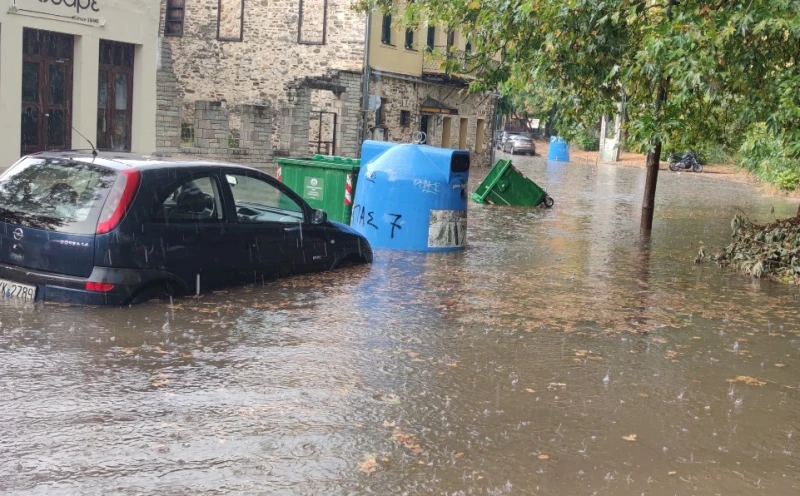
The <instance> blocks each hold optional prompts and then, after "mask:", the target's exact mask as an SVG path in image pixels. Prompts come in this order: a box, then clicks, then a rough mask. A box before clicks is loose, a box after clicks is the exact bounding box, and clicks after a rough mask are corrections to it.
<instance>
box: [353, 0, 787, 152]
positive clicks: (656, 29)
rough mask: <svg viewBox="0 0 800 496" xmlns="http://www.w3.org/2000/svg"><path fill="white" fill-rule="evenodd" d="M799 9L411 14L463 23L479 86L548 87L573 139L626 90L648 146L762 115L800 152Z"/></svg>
mask: <svg viewBox="0 0 800 496" xmlns="http://www.w3.org/2000/svg"><path fill="white" fill-rule="evenodd" d="M362 2H363V3H362V4H360V6H361V8H362V9H365V10H366V9H373V8H380V9H392V8H394V7H393V5H392V3H391V1H390V0H362ZM798 12H800V0H748V1H741V0H729V1H726V0H714V1H700V0H566V1H565V0H416V1H415V2H413V3H410V4H408V5H407V6H406V7H405V8H404V9H403V14H402V16H403V19H404V21H405V22H406V23H407V24H409V25H418V24H421V23H424V22H430V23H432V24H435V25H437V26H442V27H445V28H457V29H459V30H460V31H461V32H462V33H463V34H464V35H465V36H467V37H468V38H469V39H470V40H471V45H472V49H473V50H474V51H475V55H474V56H473V57H470V59H469V60H470V63H471V64H473V65H474V66H477V67H481V69H482V70H481V71H480V72H479V73H478V76H479V78H478V80H477V81H475V82H474V83H473V84H472V86H471V89H472V90H475V91H480V90H486V89H496V88H497V87H498V85H504V87H505V88H506V89H507V90H509V91H510V92H512V93H513V92H517V93H524V92H530V91H532V90H533V91H534V92H535V94H537V95H544V98H546V102H545V103H546V104H548V105H555V106H556V107H557V109H558V116H557V118H558V120H559V122H560V123H563V124H564V134H566V135H567V137H568V138H569V137H571V136H569V133H570V129H578V128H579V126H578V124H585V125H589V124H590V123H591V122H589V121H592V120H594V119H595V118H596V116H597V115H600V114H603V113H608V114H613V113H614V112H615V111H616V103H617V102H618V101H619V100H620V98H624V99H625V101H626V105H627V112H628V116H627V129H626V132H627V135H628V143H629V145H633V146H634V147H637V148H639V149H641V150H642V151H650V150H652V149H653V148H654V146H655V145H656V144H658V143H664V144H665V145H667V146H670V147H671V148H673V149H681V148H690V147H696V146H697V145H698V141H704V142H717V143H730V142H731V141H732V140H734V139H739V138H740V137H741V128H742V126H746V125H748V124H750V123H755V122H764V123H766V126H767V127H768V129H769V130H770V131H771V132H773V133H774V134H779V135H781V136H782V137H783V141H784V143H786V146H787V151H788V153H789V154H790V155H792V156H798V155H800V91H798V88H800V68H798V57H799V56H800V15H799V14H798ZM448 68H449V69H451V70H459V68H458V67H456V66H452V65H451V66H449V67H448ZM659 87H661V88H663V90H664V94H665V95H666V98H665V99H664V101H659V102H658V103H657V98H656V95H657V92H658V89H659Z"/></svg>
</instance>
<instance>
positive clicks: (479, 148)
mask: <svg viewBox="0 0 800 496" xmlns="http://www.w3.org/2000/svg"><path fill="white" fill-rule="evenodd" d="M485 134H486V121H485V120H483V119H478V123H477V125H476V126H475V153H483V139H484V135H485Z"/></svg>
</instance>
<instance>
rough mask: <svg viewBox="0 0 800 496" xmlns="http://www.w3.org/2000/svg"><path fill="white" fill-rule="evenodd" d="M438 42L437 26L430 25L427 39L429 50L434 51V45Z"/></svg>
mask: <svg viewBox="0 0 800 496" xmlns="http://www.w3.org/2000/svg"><path fill="white" fill-rule="evenodd" d="M435 44H436V28H435V27H434V26H428V39H427V46H428V51H429V52H432V51H433V47H434V46H435Z"/></svg>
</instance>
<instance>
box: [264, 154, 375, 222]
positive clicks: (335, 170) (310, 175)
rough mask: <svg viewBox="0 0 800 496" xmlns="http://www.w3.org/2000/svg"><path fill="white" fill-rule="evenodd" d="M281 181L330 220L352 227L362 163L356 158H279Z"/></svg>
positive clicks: (323, 156)
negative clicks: (351, 218)
mask: <svg viewBox="0 0 800 496" xmlns="http://www.w3.org/2000/svg"><path fill="white" fill-rule="evenodd" d="M275 162H276V163H277V164H278V180H279V181H281V182H282V183H283V184H285V185H286V186H288V187H290V188H291V189H292V190H294V191H295V192H296V193H297V194H298V195H300V196H302V197H303V199H304V200H305V201H307V202H308V204H309V205H311V206H312V207H314V208H317V209H320V210H324V211H325V212H326V213H327V214H328V218H329V219H330V220H335V221H336V222H341V223H343V224H347V225H350V216H351V215H352V213H353V197H355V193H356V181H357V180H358V171H359V169H360V168H361V161H360V160H359V159H356V158H345V157H330V156H326V155H314V156H313V157H311V158H277V159H275Z"/></svg>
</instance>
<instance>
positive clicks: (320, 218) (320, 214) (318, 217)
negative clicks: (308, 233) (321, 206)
mask: <svg viewBox="0 0 800 496" xmlns="http://www.w3.org/2000/svg"><path fill="white" fill-rule="evenodd" d="M326 222H328V214H327V213H326V212H325V211H324V210H314V213H312V214H311V223H312V224H324V223H326Z"/></svg>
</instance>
